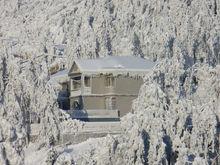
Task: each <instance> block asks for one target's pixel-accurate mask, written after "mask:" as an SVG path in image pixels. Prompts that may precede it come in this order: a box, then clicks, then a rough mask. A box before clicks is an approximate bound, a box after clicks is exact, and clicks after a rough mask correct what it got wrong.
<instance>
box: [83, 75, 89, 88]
mask: <svg viewBox="0 0 220 165" xmlns="http://www.w3.org/2000/svg"><path fill="white" fill-rule="evenodd" d="M84 84H85V87H90V77H87V76H86V77H85V78H84Z"/></svg>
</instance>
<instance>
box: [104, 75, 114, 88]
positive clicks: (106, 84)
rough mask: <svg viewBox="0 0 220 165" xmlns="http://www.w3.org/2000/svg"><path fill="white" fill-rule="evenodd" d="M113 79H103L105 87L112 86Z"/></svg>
mask: <svg viewBox="0 0 220 165" xmlns="http://www.w3.org/2000/svg"><path fill="white" fill-rule="evenodd" d="M114 83H115V78H114V77H106V78H105V86H107V87H110V86H114Z"/></svg>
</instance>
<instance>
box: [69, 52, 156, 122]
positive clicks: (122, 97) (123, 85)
mask: <svg viewBox="0 0 220 165" xmlns="http://www.w3.org/2000/svg"><path fill="white" fill-rule="evenodd" d="M154 65H155V63H154V62H152V61H150V60H146V59H144V58H139V57H134V56H107V57H104V58H98V59H76V60H75V61H74V62H73V65H72V67H71V69H70V71H69V73H68V76H69V81H70V82H69V83H70V84H69V85H70V87H69V89H70V92H69V100H70V109H71V110H72V112H73V116H74V118H79V116H81V117H82V116H83V117H82V118H85V117H86V116H87V117H88V118H105V119H107V118H118V117H121V116H124V115H125V114H127V113H128V112H130V110H131V104H132V100H134V99H135V98H137V96H138V92H139V89H140V86H141V85H142V84H143V79H142V78H143V76H144V75H145V74H146V73H147V72H148V71H149V70H151V69H152V68H153V67H154Z"/></svg>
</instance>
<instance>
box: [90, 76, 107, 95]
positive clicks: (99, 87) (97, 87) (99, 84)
mask: <svg viewBox="0 0 220 165" xmlns="http://www.w3.org/2000/svg"><path fill="white" fill-rule="evenodd" d="M91 83H92V84H91V88H92V91H91V92H92V94H104V93H106V92H105V88H106V86H105V77H104V76H100V77H92V81H91Z"/></svg>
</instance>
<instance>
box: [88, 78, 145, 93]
mask: <svg viewBox="0 0 220 165" xmlns="http://www.w3.org/2000/svg"><path fill="white" fill-rule="evenodd" d="M91 83H92V94H106V93H115V94H128V95H129V94H138V92H139V89H140V86H141V85H142V84H143V80H142V79H141V78H139V79H135V78H131V77H116V78H115V84H114V87H113V88H109V87H106V86H105V77H104V76H101V77H93V78H92V81H91Z"/></svg>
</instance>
